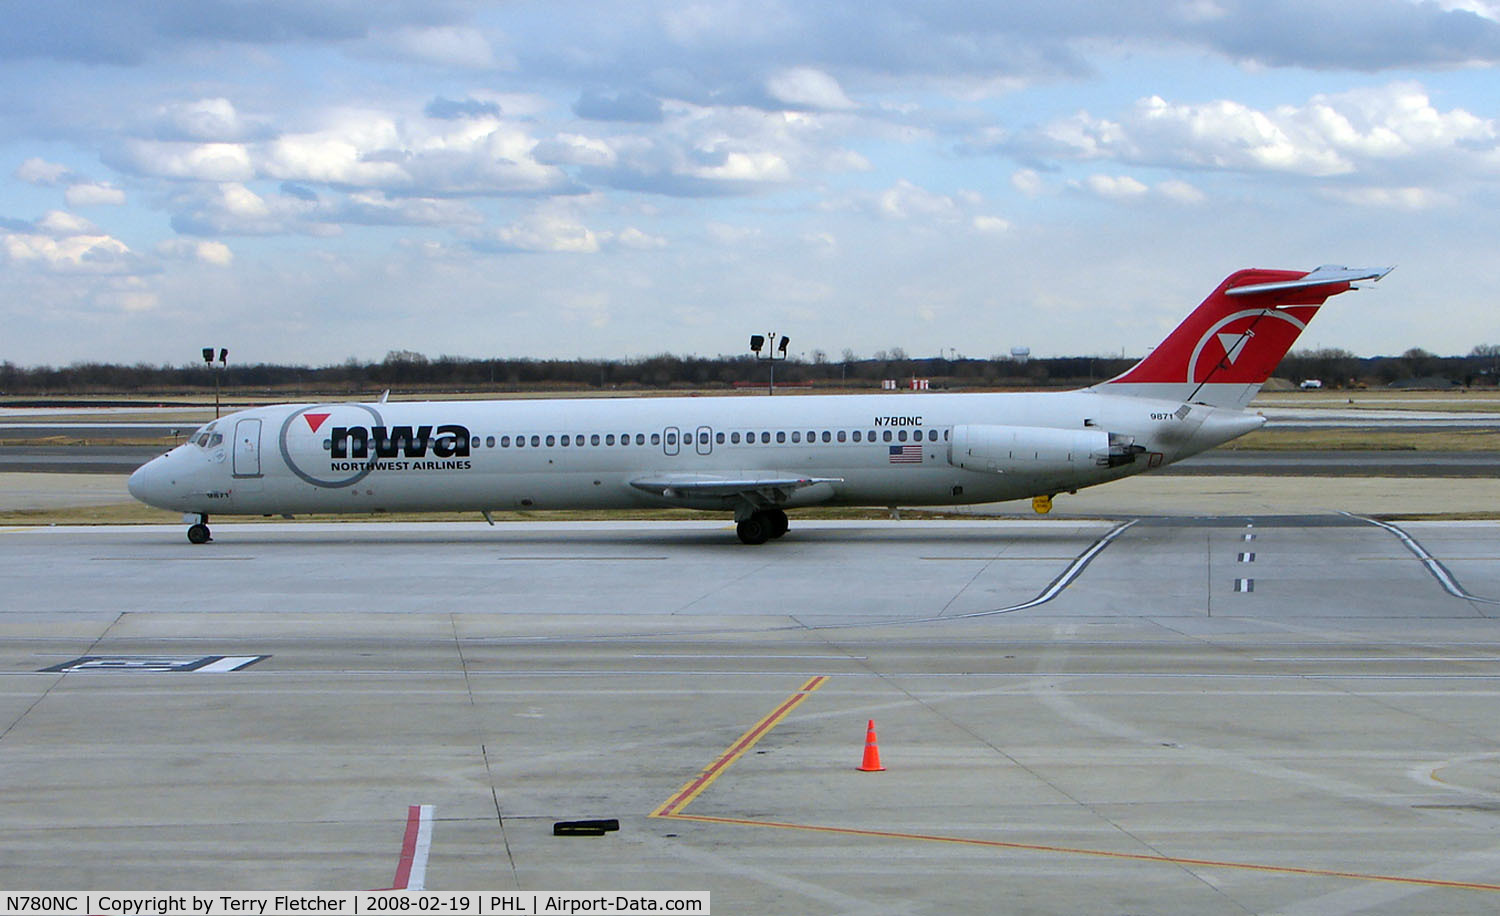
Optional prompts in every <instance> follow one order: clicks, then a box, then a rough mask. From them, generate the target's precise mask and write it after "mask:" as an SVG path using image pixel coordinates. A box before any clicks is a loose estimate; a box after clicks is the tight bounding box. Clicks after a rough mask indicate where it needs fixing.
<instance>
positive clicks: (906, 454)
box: [891, 445, 922, 464]
mask: <svg viewBox="0 0 1500 916" xmlns="http://www.w3.org/2000/svg"><path fill="white" fill-rule="evenodd" d="M921 463H922V446H920V445H893V446H891V464H921Z"/></svg>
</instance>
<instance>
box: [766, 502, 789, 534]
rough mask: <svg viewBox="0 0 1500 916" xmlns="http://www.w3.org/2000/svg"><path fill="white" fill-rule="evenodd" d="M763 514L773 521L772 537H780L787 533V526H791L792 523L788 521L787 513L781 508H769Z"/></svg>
mask: <svg viewBox="0 0 1500 916" xmlns="http://www.w3.org/2000/svg"><path fill="white" fill-rule="evenodd" d="M762 514H763V515H765V517H766V519H767V520H768V521H770V523H771V537H773V538H779V537H781V536H782V535H783V534H786V530H787V528H789V527H791V523H790V522H788V521H787V518H786V513H785V512H782V511H781V510H780V509H767V510H766V511H765V512H764V513H762Z"/></svg>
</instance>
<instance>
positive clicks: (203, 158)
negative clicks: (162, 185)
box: [121, 140, 255, 181]
mask: <svg viewBox="0 0 1500 916" xmlns="http://www.w3.org/2000/svg"><path fill="white" fill-rule="evenodd" d="M121 156H122V163H121V164H122V165H123V166H125V167H126V168H128V169H130V170H132V171H137V172H140V173H142V174H145V175H152V176H155V177H158V178H178V179H188V180H192V181H249V180H250V179H252V178H254V177H255V167H254V166H253V165H252V164H251V161H250V153H249V150H248V149H246V147H245V146H244V145H242V144H238V143H183V142H176V141H161V140H127V141H126V142H125V144H124V146H123V149H122V150H121Z"/></svg>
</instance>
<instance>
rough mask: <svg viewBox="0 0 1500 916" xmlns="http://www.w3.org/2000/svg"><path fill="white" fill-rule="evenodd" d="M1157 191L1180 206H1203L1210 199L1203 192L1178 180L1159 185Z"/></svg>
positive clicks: (1174, 179)
mask: <svg viewBox="0 0 1500 916" xmlns="http://www.w3.org/2000/svg"><path fill="white" fill-rule="evenodd" d="M1156 191H1157V193H1159V194H1161V195H1162V196H1163V197H1165V198H1167V199H1168V200H1171V201H1175V202H1177V203H1179V204H1201V203H1203V202H1204V201H1205V200H1207V199H1208V196H1207V195H1206V194H1204V193H1203V192H1202V191H1200V190H1198V189H1197V188H1195V187H1193V186H1192V185H1190V184H1188V183H1187V182H1186V181H1181V180H1179V179H1176V178H1173V179H1170V180H1168V181H1163V182H1162V183H1160V184H1158V185H1157V186H1156Z"/></svg>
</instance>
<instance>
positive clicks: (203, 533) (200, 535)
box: [187, 515, 213, 544]
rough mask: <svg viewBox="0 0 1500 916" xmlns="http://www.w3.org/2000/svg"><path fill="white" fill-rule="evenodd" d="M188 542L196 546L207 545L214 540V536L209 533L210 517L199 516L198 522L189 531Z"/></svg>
mask: <svg viewBox="0 0 1500 916" xmlns="http://www.w3.org/2000/svg"><path fill="white" fill-rule="evenodd" d="M187 536H188V541H189V542H191V543H194V544H207V543H208V542H209V541H212V540H213V535H211V534H210V533H209V531H208V516H207V515H200V516H198V521H197V522H196V523H194V524H193V526H192V527H191V528H189V529H188V530H187Z"/></svg>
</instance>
